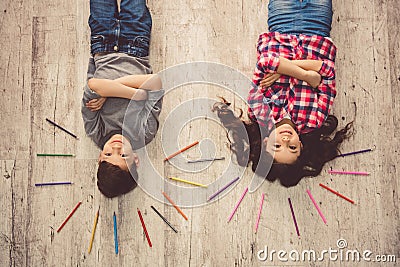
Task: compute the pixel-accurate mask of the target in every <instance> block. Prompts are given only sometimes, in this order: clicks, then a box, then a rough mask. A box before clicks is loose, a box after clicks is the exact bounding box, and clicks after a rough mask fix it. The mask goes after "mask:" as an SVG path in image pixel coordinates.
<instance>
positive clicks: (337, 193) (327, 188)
mask: <svg viewBox="0 0 400 267" xmlns="http://www.w3.org/2000/svg"><path fill="white" fill-rule="evenodd" d="M319 185H320V186H321V187H323V188H325V189H326V190H328V191H331V192H332V193H334V194H335V195H337V196H339V197H341V198H343V199H345V200H347V201H348V202H350V203H352V204H354V201H353V200H351V199H350V198H348V197H345V196H343V195H342V194H340V193H339V192H336V191H335V190H333V189H331V188H329V187H327V186H326V185H324V184H319Z"/></svg>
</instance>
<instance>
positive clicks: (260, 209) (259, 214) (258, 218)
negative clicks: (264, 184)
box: [254, 193, 264, 233]
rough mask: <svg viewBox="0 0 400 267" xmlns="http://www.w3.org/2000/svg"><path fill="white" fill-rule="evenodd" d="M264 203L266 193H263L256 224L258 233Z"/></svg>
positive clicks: (255, 231) (255, 229) (255, 230)
mask: <svg viewBox="0 0 400 267" xmlns="http://www.w3.org/2000/svg"><path fill="white" fill-rule="evenodd" d="M263 203H264V193H262V194H261V202H260V208H259V209H258V216H257V221H256V225H255V227H254V233H257V229H258V224H259V222H260V217H261V211H262V206H263Z"/></svg>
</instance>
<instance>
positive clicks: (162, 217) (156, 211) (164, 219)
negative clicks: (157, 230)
mask: <svg viewBox="0 0 400 267" xmlns="http://www.w3.org/2000/svg"><path fill="white" fill-rule="evenodd" d="M150 207H151V208H152V209H153V210H154V211H155V213H157V215H158V216H160V217H161V219H163V221H164V222H165V223H166V224H168V226H169V227H171V229H172V230H174V232H175V233H178V231H177V230H176V229H175V228H174V227H173V226H172V225H171V224H170V223H169V221H167V219H166V218H165V217H164V216H162V215H161V213H159V212H158V210H156V208H154V207H153V206H150Z"/></svg>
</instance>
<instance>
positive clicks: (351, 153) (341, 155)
mask: <svg viewBox="0 0 400 267" xmlns="http://www.w3.org/2000/svg"><path fill="white" fill-rule="evenodd" d="M369 151H372V149H371V148H368V149H364V150H359V151H354V152H349V153H344V154H339V155H337V156H336V157H346V156H350V155H356V154H360V153H365V152H369Z"/></svg>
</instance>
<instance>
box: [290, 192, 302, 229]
mask: <svg viewBox="0 0 400 267" xmlns="http://www.w3.org/2000/svg"><path fill="white" fill-rule="evenodd" d="M288 201H289V206H290V210H291V211H292V217H293V222H294V226H295V227H296V232H297V236H300V232H299V227H298V226H297V221H296V216H295V215H294V210H293V206H292V201H291V200H290V197H289V198H288Z"/></svg>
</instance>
